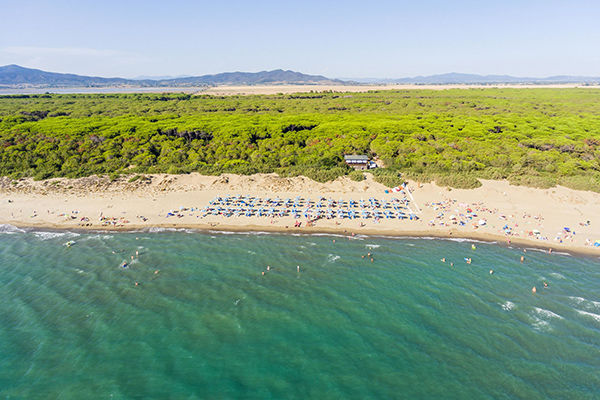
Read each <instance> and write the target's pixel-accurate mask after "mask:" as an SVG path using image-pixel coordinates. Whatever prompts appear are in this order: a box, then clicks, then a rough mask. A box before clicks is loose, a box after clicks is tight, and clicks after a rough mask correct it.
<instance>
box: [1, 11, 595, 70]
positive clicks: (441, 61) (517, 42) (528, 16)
mask: <svg viewBox="0 0 600 400" xmlns="http://www.w3.org/2000/svg"><path fill="white" fill-rule="evenodd" d="M0 11H1V13H0V15H1V17H0V18H1V22H0V65H4V64H13V63H14V64H20V65H23V66H27V67H33V68H40V69H45V70H50V71H56V72H72V73H78V74H85V75H99V76H124V77H135V76H139V75H201V74H208V73H218V72H225V71H260V70H270V69H276V68H283V69H292V70H296V71H301V72H304V73H311V74H322V75H326V76H328V77H378V78H399V77H405V76H414V75H429V74H435V73H445V72H466V73H479V74H511V75H517V76H535V77H542V76H549V75H557V74H569V75H593V76H600V51H599V50H598V49H599V48H600V1H584V0H571V1H568V0H564V1H555V0H531V1H528V0H521V1H518V0H503V1H485V0H481V1H469V0H459V1H450V0H448V1H442V0H421V1H419V0H415V1H377V0H372V1H367V0H364V1H351V0H350V1H336V2H333V1H330V2H327V1H325V0H321V1H312V0H306V1H297V2H286V1H272V0H271V1H267V0H265V1H260V0H255V1H228V2H218V1H211V2H205V1H183V0H163V1H152V0H145V1H138V0H132V1H128V0H120V1H114V0H96V1H86V0H80V1H69V0H48V1H39V0H38V1H35V0H34V1H28V0H16V1H13V0H0Z"/></svg>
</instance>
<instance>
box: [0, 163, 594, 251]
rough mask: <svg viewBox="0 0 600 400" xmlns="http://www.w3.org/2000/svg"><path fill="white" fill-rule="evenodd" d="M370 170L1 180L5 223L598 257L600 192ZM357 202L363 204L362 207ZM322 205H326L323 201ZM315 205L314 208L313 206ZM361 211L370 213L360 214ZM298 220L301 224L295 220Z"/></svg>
mask: <svg viewBox="0 0 600 400" xmlns="http://www.w3.org/2000/svg"><path fill="white" fill-rule="evenodd" d="M365 175H366V179H365V180H363V181H352V180H350V179H349V178H347V177H342V178H339V179H337V180H335V181H333V182H327V183H319V182H315V181H312V180H310V179H308V178H306V177H294V178H285V177H279V176H277V175H275V174H256V175H249V176H245V175H232V174H224V175H221V176H203V175H199V174H195V173H194V174H189V175H167V174H160V175H148V176H146V177H144V179H138V180H135V181H131V182H130V181H129V179H128V178H127V177H124V178H121V179H120V180H118V181H114V182H113V181H110V180H109V179H108V178H107V177H88V178H78V179H64V178H60V179H51V180H47V181H33V180H32V179H24V180H21V181H18V182H12V181H8V180H6V179H4V180H0V204H2V206H1V207H0V224H7V225H12V226H15V227H18V228H26V229H42V230H44V229H45V230H61V231H64V230H68V231H82V232H90V231H91V232H93V231H104V232H109V231H110V232H131V231H150V230H151V229H152V228H154V229H192V230H197V231H203V232H207V231H224V232H268V233H282V234H331V235H345V236H351V235H352V234H355V235H369V236H382V237H414V238H423V237H430V238H443V239H466V240H483V241H486V242H496V243H498V244H500V245H502V244H506V243H507V242H508V240H510V242H511V244H512V245H516V246H520V247H529V248H536V249H541V250H545V251H547V250H548V249H552V250H553V251H565V252H569V253H573V254H582V255H588V256H596V257H600V247H596V246H594V243H595V242H600V220H599V219H598V213H597V210H598V209H600V194H599V193H594V192H585V191H576V190H572V189H567V188H564V187H555V188H550V189H535V188H529V187H523V186H513V185H510V184H509V183H508V182H506V181H487V180H482V186H481V187H480V188H477V189H449V188H445V187H439V186H437V185H435V184H434V183H425V184H423V183H417V182H408V186H407V190H405V191H404V192H400V193H390V191H389V190H388V189H387V188H386V187H384V186H383V185H381V184H379V183H377V182H375V181H374V180H373V177H372V176H371V175H370V174H365ZM386 191H387V192H386ZM238 195H244V196H249V197H248V199H250V198H252V199H256V204H255V205H253V206H252V207H253V209H254V210H255V211H257V210H258V209H261V208H262V209H263V210H265V209H266V208H272V207H277V208H278V209H279V210H287V211H286V213H284V215H283V216H275V215H270V216H267V215H265V213H264V211H263V214H262V216H261V215H259V213H258V212H254V213H250V215H244V214H245V213H239V212H237V213H232V212H231V211H226V210H229V209H230V207H231V208H232V209H238V208H239V206H240V205H239V204H237V205H236V204H235V203H236V201H237V200H235V199H236V198H237V197H236V196H238ZM220 196H225V197H229V200H228V203H227V204H224V203H222V202H221V200H219V201H218V202H217V203H214V204H213V200H215V199H217V198H220ZM267 198H270V199H276V198H279V199H280V200H279V203H278V204H279V205H278V206H274V205H273V203H267V202H266V201H267V200H266V199H267ZM286 198H287V199H301V200H299V205H298V206H297V207H298V208H297V210H296V211H294V214H295V215H292V213H291V211H292V209H295V208H296V206H295V205H291V206H290V203H288V205H283V204H282V201H283V199H286ZM311 198H312V200H318V201H310V206H309V205H308V201H309V199H311ZM372 198H374V199H377V200H375V201H376V202H377V201H380V202H382V204H396V205H400V206H401V207H400V208H399V209H398V211H397V212H398V213H400V212H401V211H402V212H404V213H405V214H404V216H403V217H402V218H400V216H397V217H396V216H391V218H387V217H385V218H384V217H383V215H382V213H383V211H382V210H384V208H380V207H379V206H377V207H373V206H372V204H369V202H370V200H369V201H366V200H367V199H372ZM238 199H239V198H238ZM248 199H246V203H245V204H247V202H248V201H249V200H248ZM325 199H329V200H327V201H326V200H325ZM338 199H339V200H338ZM401 199H402V200H401ZM351 200H353V201H354V205H353V206H352V207H350V208H351V209H352V210H354V213H355V217H353V218H349V217H345V218H344V217H343V216H342V217H340V216H339V215H338V216H333V218H330V216H326V215H324V214H323V212H324V211H325V210H326V209H327V208H329V207H330V206H329V205H328V202H332V203H339V204H338V205H339V207H338V206H336V205H335V204H334V205H333V209H334V211H333V213H335V209H336V207H338V208H337V210H338V211H341V209H342V208H343V209H346V210H348V209H349V205H350V201H351ZM395 201H401V203H395ZM252 202H253V203H254V202H255V200H252ZM323 202H324V203H323ZM357 202H361V204H362V205H360V207H359V204H357ZM404 202H405V203H404ZM317 203H319V204H321V205H320V207H321V208H317V207H319V206H317V205H316V204H317ZM211 204H212V205H211ZM341 204H343V205H341ZM363 205H364V206H366V207H365V208H364V209H363V208H362V207H363ZM244 207H245V208H247V206H244ZM265 207H266V208H265ZM288 207H289V208H288ZM386 207H387V206H386ZM309 208H310V209H311V210H312V211H310V212H308V213H307V212H306V211H307V210H309ZM207 210H208V211H207ZM317 210H322V211H320V212H321V214H320V215H321V216H320V217H317V218H315V216H314V215H315V212H316V211H317ZM362 210H365V211H366V212H367V214H368V213H369V212H370V213H371V215H370V216H369V215H366V216H365V217H362V216H360V217H359V215H360V214H361V213H362V212H363V211H362ZM367 210H369V211H367ZM375 210H378V211H377V213H379V216H378V218H375V214H374V213H375ZM385 210H392V208H391V207H388V208H385ZM327 212H328V213H330V212H331V211H329V210H328V211H327ZM347 212H348V211H347ZM385 212H388V211H385ZM392 212H394V213H395V212H396V211H393V210H392ZM224 214H227V215H228V216H226V215H224ZM234 214H235V215H234ZM311 214H312V216H311ZM409 214H410V215H409ZM409 216H410V217H411V218H410V219H409V218H408V217H409ZM414 216H417V217H418V218H414ZM325 217H327V218H325ZM313 218H315V219H314V220H312V221H310V223H309V220H311V219H313ZM296 224H300V225H301V226H300V227H295V225H296Z"/></svg>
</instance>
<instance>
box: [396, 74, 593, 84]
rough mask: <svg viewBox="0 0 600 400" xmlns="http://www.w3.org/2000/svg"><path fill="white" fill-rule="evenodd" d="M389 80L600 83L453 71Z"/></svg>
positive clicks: (587, 79)
mask: <svg viewBox="0 0 600 400" xmlns="http://www.w3.org/2000/svg"><path fill="white" fill-rule="evenodd" d="M387 82H389V83H406V84H494V83H539V84H544V83H545V84H548V83H598V82H600V77H590V76H569V75H561V76H550V77H547V78H523V77H516V76H510V75H476V74H461V73H456V72H452V73H448V74H439V75H429V76H416V77H413V78H401V79H389V80H387Z"/></svg>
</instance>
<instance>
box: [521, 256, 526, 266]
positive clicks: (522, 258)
mask: <svg viewBox="0 0 600 400" xmlns="http://www.w3.org/2000/svg"><path fill="white" fill-rule="evenodd" d="M523 261H525V257H523V256H521V264H522V263H523Z"/></svg>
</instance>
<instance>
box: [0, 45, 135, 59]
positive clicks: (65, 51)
mask: <svg viewBox="0 0 600 400" xmlns="http://www.w3.org/2000/svg"><path fill="white" fill-rule="evenodd" d="M0 51H2V52H3V53H8V54H12V55H18V56H31V57H39V56H41V55H48V56H72V57H115V56H131V54H129V53H125V52H121V51H116V50H108V49H91V48H85V47H36V46H9V47H4V48H2V49H1V50H0Z"/></svg>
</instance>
